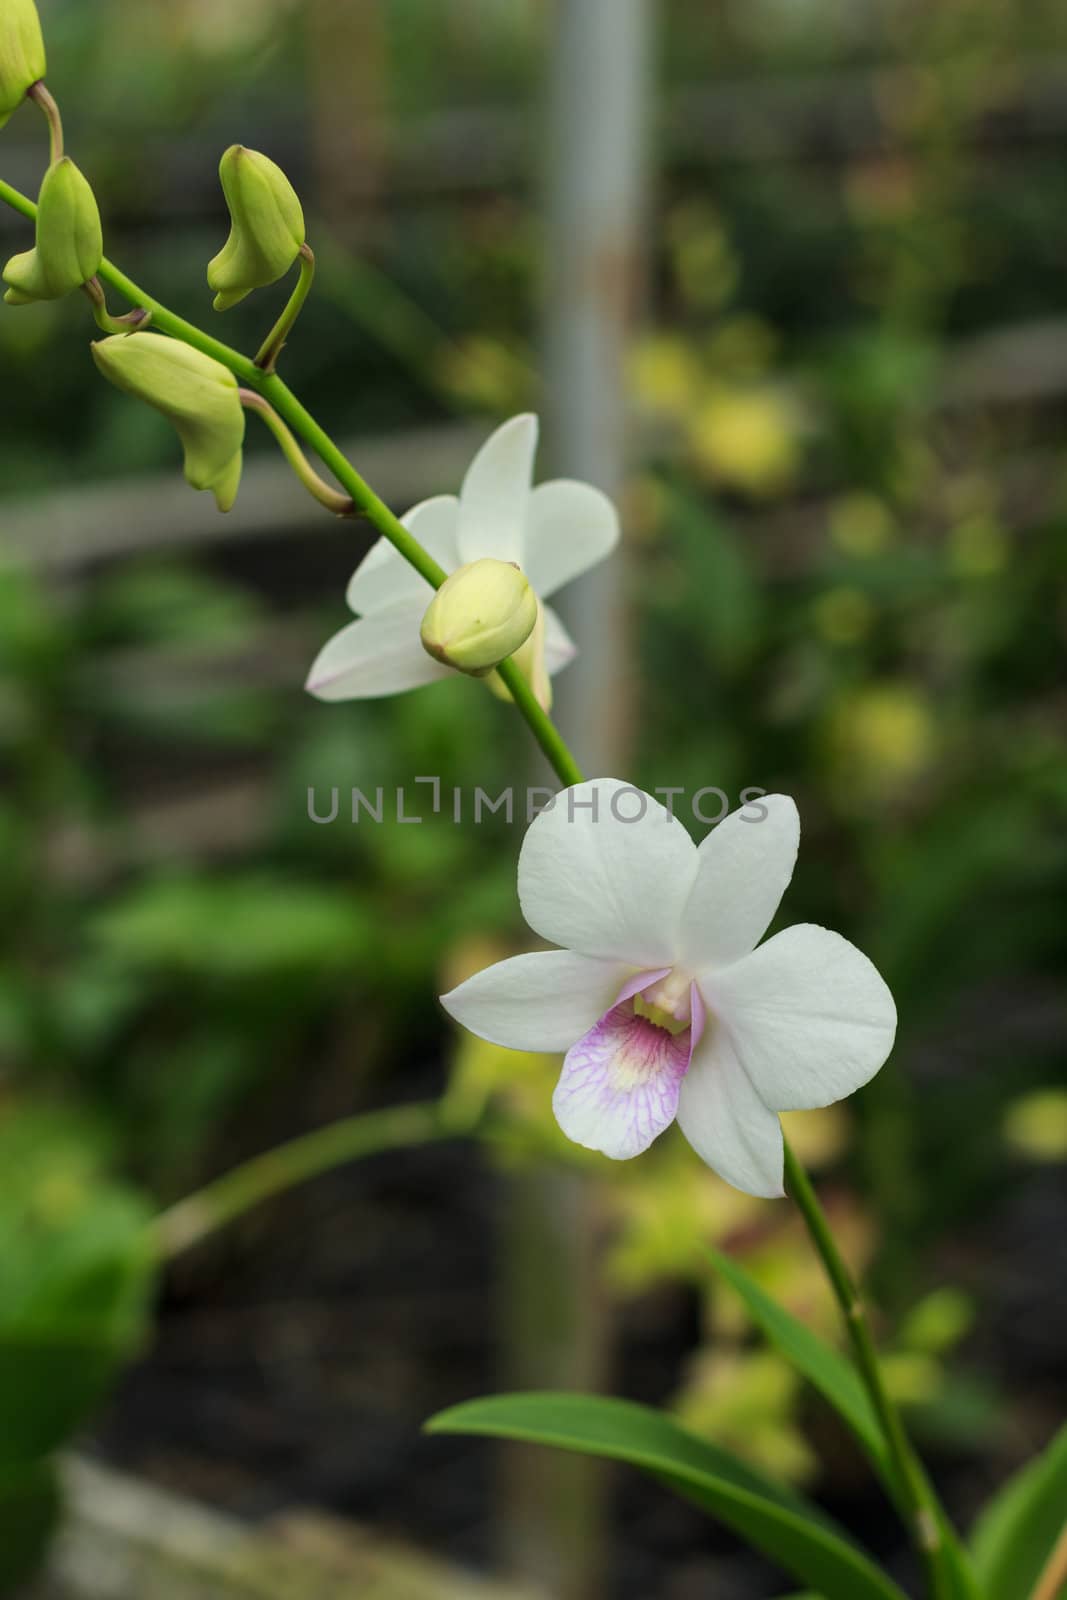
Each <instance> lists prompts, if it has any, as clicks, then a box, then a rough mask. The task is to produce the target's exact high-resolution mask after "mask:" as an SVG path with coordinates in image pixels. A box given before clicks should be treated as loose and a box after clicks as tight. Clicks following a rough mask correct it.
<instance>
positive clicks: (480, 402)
mask: <svg viewBox="0 0 1067 1600" xmlns="http://www.w3.org/2000/svg"><path fill="white" fill-rule="evenodd" d="M431 366H432V369H433V375H434V379H435V381H436V382H437V383H438V384H439V385H440V387H441V388H442V389H443V390H444V391H445V393H446V394H449V395H451V396H452V397H453V398H454V399H456V400H459V401H461V402H462V404H463V405H465V406H469V407H470V408H471V410H472V411H485V412H488V413H490V414H493V413H496V414H499V415H500V416H510V415H511V414H512V413H513V412H517V411H522V410H524V409H525V407H526V406H527V404H528V403H529V401H530V397H531V395H532V393H533V378H532V369H531V367H530V364H529V362H528V361H527V360H526V359H525V358H524V356H523V355H522V353H521V352H517V351H515V350H510V349H509V348H508V347H507V345H505V344H503V343H502V342H501V341H500V340H499V339H494V338H492V337H491V336H490V335H488V334H471V335H470V337H469V338H465V339H457V340H455V341H454V342H452V343H445V344H442V345H441V347H440V348H439V349H438V350H437V351H435V352H432V353H431Z"/></svg>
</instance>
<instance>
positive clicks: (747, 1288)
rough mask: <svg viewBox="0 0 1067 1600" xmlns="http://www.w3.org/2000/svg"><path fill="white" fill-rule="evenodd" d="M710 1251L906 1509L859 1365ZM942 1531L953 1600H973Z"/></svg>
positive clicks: (961, 1561) (954, 1547)
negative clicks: (850, 1360)
mask: <svg viewBox="0 0 1067 1600" xmlns="http://www.w3.org/2000/svg"><path fill="white" fill-rule="evenodd" d="M707 1249H708V1254H709V1255H710V1256H711V1259H712V1261H713V1262H714V1264H715V1266H716V1267H717V1269H718V1270H719V1272H720V1273H721V1274H722V1276H723V1277H724V1278H725V1279H726V1280H727V1282H728V1283H730V1284H732V1285H733V1287H734V1288H735V1289H736V1290H737V1292H738V1294H739V1295H740V1296H741V1298H742V1299H743V1300H744V1302H745V1305H746V1306H747V1307H748V1311H749V1314H750V1315H751V1317H752V1319H753V1321H754V1322H755V1323H756V1324H757V1326H758V1327H760V1328H761V1329H762V1330H763V1332H764V1334H765V1335H766V1336H767V1338H768V1339H769V1340H770V1342H771V1343H772V1344H773V1345H775V1346H776V1347H777V1348H778V1349H779V1350H780V1351H781V1353H782V1354H783V1355H784V1356H785V1357H786V1359H787V1360H788V1361H791V1362H792V1364H793V1365H794V1366H795V1367H796V1369H797V1371H798V1372H800V1373H802V1374H803V1376H804V1377H805V1378H806V1379H807V1380H808V1382H809V1383H810V1384H812V1385H813V1387H814V1388H816V1389H818V1391H819V1393H820V1394H821V1395H822V1396H823V1398H824V1399H825V1400H828V1401H829V1403H830V1405H832V1406H833V1408H834V1410H835V1411H836V1412H837V1413H838V1415H839V1416H840V1417H842V1419H843V1420H844V1421H845V1422H846V1423H847V1424H848V1426H849V1427H850V1428H851V1429H852V1431H853V1433H854V1434H855V1435H856V1437H857V1439H858V1440H859V1442H860V1444H861V1445H862V1446H863V1448H864V1450H865V1451H866V1452H867V1455H868V1456H869V1458H870V1460H871V1462H872V1464H873V1465H874V1468H875V1470H876V1472H877V1473H878V1475H879V1477H880V1478H881V1479H882V1482H883V1483H884V1484H885V1486H886V1488H887V1489H888V1491H889V1494H890V1496H891V1497H892V1499H893V1502H894V1504H895V1505H896V1506H897V1507H898V1508H905V1507H906V1505H907V1499H906V1496H905V1494H904V1493H903V1486H901V1485H900V1484H899V1483H898V1479H897V1473H896V1469H895V1467H894V1464H893V1459H892V1457H891V1456H890V1454H889V1451H888V1449H887V1447H886V1445H885V1442H884V1439H883V1437H882V1431H881V1426H880V1424H879V1422H878V1418H877V1416H876V1415H875V1411H874V1407H873V1405H872V1404H871V1401H870V1399H869V1397H868V1395H867V1391H866V1389H865V1388H864V1387H863V1384H862V1382H861V1380H860V1376H859V1374H858V1373H857V1371H856V1369H855V1368H854V1367H853V1366H852V1365H851V1363H850V1362H848V1361H846V1360H845V1358H844V1357H843V1356H841V1355H839V1354H838V1353H837V1351H836V1350H834V1349H832V1348H831V1346H830V1345H828V1344H825V1343H824V1342H823V1340H822V1339H820V1338H819V1336H818V1335H817V1334H815V1333H813V1332H812V1331H811V1329H810V1328H808V1327H806V1326H805V1325H804V1323H802V1322H800V1321H798V1319H797V1318H796V1317H794V1316H793V1314H792V1313H791V1312H789V1311H787V1310H786V1309H785V1307H784V1306H781V1305H779V1304H778V1302H777V1301H776V1300H772V1299H771V1297H770V1295H768V1294H766V1293H765V1292H764V1290H763V1289H761V1288H760V1286H759V1284H758V1283H757V1282H756V1281H755V1279H754V1278H752V1277H751V1276H750V1275H749V1273H747V1272H746V1271H745V1269H744V1267H742V1266H740V1265H739V1263H738V1262H736V1261H734V1260H733V1259H732V1257H730V1256H726V1255H723V1254H722V1252H721V1251H719V1250H716V1249H714V1248H713V1247H712V1246H710V1245H709V1246H708V1247H707ZM902 1515H906V1511H904V1510H902ZM941 1533H942V1538H943V1539H944V1543H945V1550H946V1555H945V1561H946V1563H947V1565H948V1567H949V1569H950V1571H949V1577H950V1579H951V1583H952V1600H968V1597H970V1596H972V1595H973V1593H974V1584H973V1581H972V1580H971V1577H970V1574H969V1572H968V1567H967V1558H966V1555H965V1554H964V1552H963V1551H962V1550H961V1549H960V1548H959V1540H958V1538H957V1537H956V1535H955V1533H954V1532H953V1530H952V1529H951V1527H950V1526H949V1525H948V1523H947V1522H946V1521H944V1520H941Z"/></svg>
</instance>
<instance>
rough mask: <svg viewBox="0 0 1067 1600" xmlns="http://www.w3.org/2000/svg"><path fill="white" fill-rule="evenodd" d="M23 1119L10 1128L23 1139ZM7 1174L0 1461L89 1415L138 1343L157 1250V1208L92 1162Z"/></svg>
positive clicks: (49, 1444)
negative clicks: (10, 1181)
mask: <svg viewBox="0 0 1067 1600" xmlns="http://www.w3.org/2000/svg"><path fill="white" fill-rule="evenodd" d="M17 1132H18V1130H11V1131H10V1135H9V1130H7V1129H0V1144H3V1145H4V1147H5V1148H7V1149H8V1150H9V1152H10V1151H14V1150H17V1147H18V1141H17V1137H16V1135H17ZM20 1170H21V1171H22V1175H23V1178H24V1179H25V1180H26V1182H25V1184H24V1187H23V1188H22V1189H21V1190H20V1192H19V1193H18V1194H17V1195H16V1194H11V1193H10V1192H9V1191H8V1189H7V1186H6V1182H5V1184H4V1185H0V1288H2V1298H0V1468H14V1467H15V1466H18V1465H21V1464H23V1463H28V1462H30V1461H32V1460H34V1459H35V1458H37V1457H41V1456H44V1455H47V1454H48V1453H50V1452H51V1451H52V1450H55V1449H57V1448H58V1447H59V1446H60V1445H62V1444H63V1443H64V1442H65V1441H66V1440H67V1439H68V1438H69V1436H70V1435H71V1434H72V1433H73V1432H74V1431H75V1429H77V1428H78V1427H80V1426H81V1424H82V1423H83V1422H84V1421H85V1420H86V1418H87V1417H88V1416H89V1414H90V1413H91V1411H92V1410H93V1409H94V1407H95V1406H96V1405H97V1404H99V1401H100V1399H101V1397H102V1396H103V1394H104V1393H105V1391H106V1389H107V1388H108V1386H109V1384H110V1383H111V1381H112V1379H113V1377H114V1375H115V1373H116V1371H117V1370H118V1368H119V1367H120V1366H121V1365H122V1364H123V1363H124V1362H125V1361H127V1360H128V1359H129V1358H130V1356H131V1355H132V1354H133V1353H134V1352H135V1351H136V1349H137V1348H138V1347H139V1345H140V1342H141V1339H142V1338H143V1334H144V1329H145V1326H146V1321H147V1311H148V1300H149V1293H150V1289H151V1284H152V1279H153V1274H154V1260H153V1257H152V1254H151V1250H150V1247H149V1236H148V1231H147V1221H148V1217H149V1212H148V1210H147V1208H146V1207H145V1206H143V1205H142V1204H141V1203H140V1201H139V1200H137V1199H135V1198H134V1197H133V1196H132V1195H129V1194H127V1193H126V1192H125V1191H124V1190H122V1189H120V1188H118V1186H113V1185H105V1184H103V1183H101V1182H99V1181H98V1180H95V1179H94V1178H93V1177H92V1176H91V1175H89V1173H88V1172H87V1170H86V1169H84V1168H83V1170H82V1171H81V1172H80V1173H79V1172H78V1171H77V1170H76V1168H74V1167H71V1169H70V1170H68V1171H66V1172H61V1173H59V1174H53V1173H52V1172H51V1170H50V1168H49V1167H48V1166H47V1165H44V1164H42V1165H40V1166H39V1168H37V1169H35V1168H34V1166H33V1163H32V1162H29V1161H27V1162H24V1163H22V1164H21V1167H20Z"/></svg>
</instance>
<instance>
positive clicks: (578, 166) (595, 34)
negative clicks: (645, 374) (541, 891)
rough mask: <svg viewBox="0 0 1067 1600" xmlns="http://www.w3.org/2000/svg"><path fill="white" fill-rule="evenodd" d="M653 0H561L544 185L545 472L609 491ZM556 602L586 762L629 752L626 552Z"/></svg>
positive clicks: (641, 193) (636, 243) (571, 726)
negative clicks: (569, 636)
mask: <svg viewBox="0 0 1067 1600" xmlns="http://www.w3.org/2000/svg"><path fill="white" fill-rule="evenodd" d="M652 54H653V52H652V0H557V5H556V30H555V38H554V41H553V61H552V81H551V100H550V139H549V155H550V161H549V169H548V189H547V222H548V226H547V237H546V244H545V251H546V262H545V266H546V308H545V374H546V393H545V402H544V417H545V428H546V443H547V445H548V459H549V461H550V465H551V468H552V470H553V472H555V473H558V474H560V475H561V476H564V477H577V478H584V479H586V480H588V481H589V482H591V483H595V484H596V485H597V486H598V487H599V488H601V489H603V490H604V491H605V492H606V493H607V494H609V495H611V496H612V497H615V496H616V495H617V494H618V492H619V490H620V489H621V487H622V484H623V477H624V470H625V461H626V436H627V421H628V419H627V403H626V394H627V384H626V372H625V358H626V346H627V340H628V337H629V333H630V329H631V324H632V319H633V314H634V310H635V308H636V305H637V303H638V299H639V294H640V288H641V284H642V279H643V265H644V256H645V250H644V247H643V241H644V234H645V212H646V189H647V183H646V178H647V167H648V148H649V139H648V135H649V104H650V99H651V84H652V79H653V69H652ZM560 610H561V612H562V614H563V616H564V620H565V621H566V622H567V625H568V626H569V627H570V628H571V630H572V632H573V634H574V637H575V639H576V641H577V643H578V646H579V651H580V653H579V656H578V659H577V660H576V661H575V663H574V665H573V666H571V667H569V668H568V669H567V672H566V673H565V674H564V675H563V676H562V677H561V678H560V679H559V682H558V686H557V687H558V690H559V700H558V708H559V709H558V715H559V720H560V723H561V725H562V727H563V730H564V732H565V734H566V735H567V737H568V739H570V740H572V741H573V743H574V745H575V748H576V752H577V755H578V759H579V761H580V763H581V765H582V766H583V768H584V769H585V771H586V772H588V773H590V774H597V773H600V774H604V773H608V772H611V771H612V770H613V767H614V765H615V764H617V763H618V762H619V761H620V760H621V759H622V757H623V756H624V755H625V751H624V749H623V743H624V738H625V726H624V722H623V715H624V709H623V708H624V706H625V703H626V695H625V693H624V689H623V682H624V678H625V662H626V651H625V616H624V609H623V562H622V561H621V560H619V559H616V560H614V561H611V562H608V563H606V564H605V565H604V566H602V567H599V568H598V569H596V571H594V572H592V573H590V574H589V575H588V576H587V577H585V578H582V579H580V580H579V581H578V582H577V583H576V584H575V585H574V586H573V587H572V588H571V589H570V590H569V591H568V592H567V593H566V594H565V595H564V596H563V597H562V599H561V602H560Z"/></svg>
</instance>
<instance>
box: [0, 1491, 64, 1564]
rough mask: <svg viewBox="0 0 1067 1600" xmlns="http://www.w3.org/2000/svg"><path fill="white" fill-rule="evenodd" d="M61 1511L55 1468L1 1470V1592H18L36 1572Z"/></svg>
mask: <svg viewBox="0 0 1067 1600" xmlns="http://www.w3.org/2000/svg"><path fill="white" fill-rule="evenodd" d="M58 1513H59V1490H58V1487H57V1485H56V1479H55V1474H54V1473H53V1471H52V1469H51V1467H49V1466H33V1467H27V1468H23V1469H21V1470H19V1471H16V1472H10V1471H7V1472H0V1594H10V1595H14V1594H16V1593H17V1592H18V1591H19V1590H20V1589H21V1586H22V1584H23V1583H24V1582H25V1580H26V1579H27V1578H29V1577H30V1576H31V1575H32V1573H33V1572H34V1571H35V1569H36V1568H37V1565H38V1563H39V1562H40V1560H41V1557H42V1555H43V1554H44V1550H45V1546H46V1545H47V1543H48V1539H49V1536H50V1535H51V1532H52V1529H53V1527H54V1526H55V1521H56V1517H57V1516H58Z"/></svg>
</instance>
